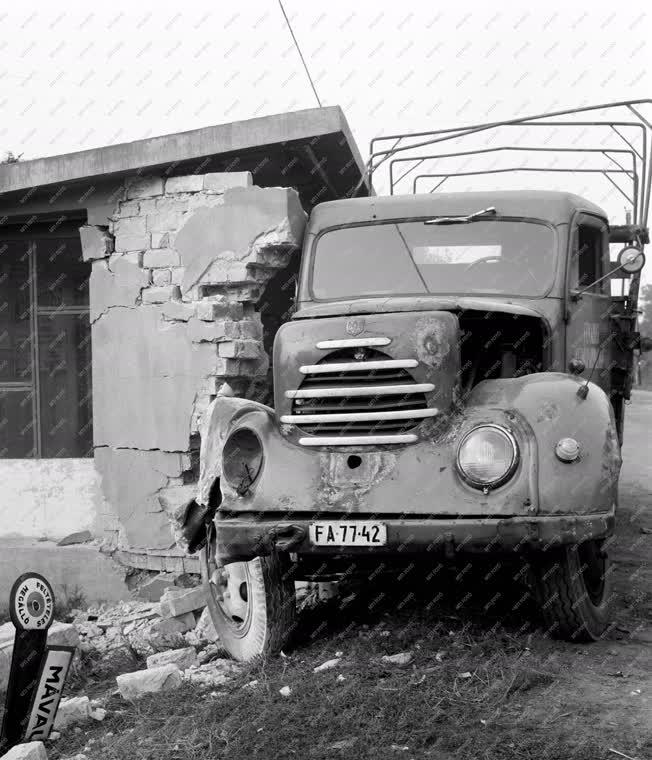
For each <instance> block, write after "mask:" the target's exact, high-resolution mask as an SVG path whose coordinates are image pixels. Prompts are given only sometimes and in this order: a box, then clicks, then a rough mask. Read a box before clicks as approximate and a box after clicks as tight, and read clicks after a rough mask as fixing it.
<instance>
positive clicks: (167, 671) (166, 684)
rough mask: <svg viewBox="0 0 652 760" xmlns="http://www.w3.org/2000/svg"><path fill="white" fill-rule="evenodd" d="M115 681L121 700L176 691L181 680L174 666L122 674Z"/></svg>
mask: <svg viewBox="0 0 652 760" xmlns="http://www.w3.org/2000/svg"><path fill="white" fill-rule="evenodd" d="M115 680H116V682H117V684H118V691H119V692H120V695H121V696H122V698H123V699H138V698H139V697H142V696H143V695H144V694H156V693H157V692H160V691H172V690H174V689H178V688H179V686H181V683H182V680H183V679H182V675H181V671H180V670H179V668H177V666H176V665H161V666H159V667H158V668H151V669H149V670H137V671H136V672H134V673H123V674H122V675H120V676H117V677H116V679H115Z"/></svg>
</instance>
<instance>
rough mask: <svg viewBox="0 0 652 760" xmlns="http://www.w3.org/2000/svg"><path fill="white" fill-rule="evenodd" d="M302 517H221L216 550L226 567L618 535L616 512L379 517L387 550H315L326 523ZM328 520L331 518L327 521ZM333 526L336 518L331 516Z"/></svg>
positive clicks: (537, 547) (516, 547) (521, 546)
mask: <svg viewBox="0 0 652 760" xmlns="http://www.w3.org/2000/svg"><path fill="white" fill-rule="evenodd" d="M324 519H325V516H324V515H320V517H319V518H317V519H316V520H310V519H306V518H305V517H304V516H303V515H302V516H301V519H297V520H288V519H283V520H273V519H270V518H269V516H261V518H260V519H256V517H255V516H253V515H252V516H250V517H249V516H248V517H243V516H240V515H238V516H237V517H228V516H225V515H220V514H218V515H217V517H216V520H215V526H216V544H217V545H216V550H217V557H218V560H219V561H220V563H221V564H227V563H229V562H237V561H248V560H250V559H253V558H254V557H257V556H266V555H269V554H270V553H271V552H272V551H274V550H277V551H281V552H293V553H297V554H300V555H330V556H342V555H370V554H372V555H377V556H387V555H390V556H391V555H395V556H396V555H406V554H430V553H432V554H438V553H439V554H442V553H443V554H444V555H445V556H448V557H452V556H455V555H456V554H458V553H464V552H476V553H477V552H480V553H487V554H489V553H492V552H495V553H500V552H503V553H504V552H526V551H543V550H545V549H547V548H549V547H553V546H561V545H567V544H578V543H582V542H583V541H588V540H595V539H602V538H606V537H607V536H609V535H611V534H612V533H613V529H614V523H615V516H614V512H613V511H612V512H608V513H600V514H588V515H546V516H532V517H501V518H480V517H478V518H468V517H467V518H461V519H450V518H442V519H438V518H433V519H409V520H403V519H388V518H384V517H382V516H375V517H374V518H371V517H364V516H362V515H358V514H356V515H355V516H354V515H351V517H349V518H347V520H350V519H360V520H364V519H376V520H378V521H380V522H382V523H384V524H385V525H386V526H387V543H386V544H385V545H384V546H373V547H372V546H315V545H313V544H312V543H311V541H310V539H309V530H308V528H309V525H310V523H311V522H316V521H318V522H323V521H324ZM326 519H328V518H326ZM330 519H331V520H332V521H333V522H338V520H337V519H334V518H330Z"/></svg>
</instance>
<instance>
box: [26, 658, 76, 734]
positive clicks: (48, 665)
mask: <svg viewBox="0 0 652 760" xmlns="http://www.w3.org/2000/svg"><path fill="white" fill-rule="evenodd" d="M74 654H75V647H62V646H61V647H60V646H50V647H48V648H47V651H46V653H45V657H44V659H43V664H42V667H41V674H40V676H39V681H38V685H37V687H36V691H35V692H34V699H33V701H32V709H31V712H30V716H29V722H28V724H27V729H26V730H25V741H27V742H33V741H44V740H45V739H47V738H48V736H49V735H50V731H51V730H52V726H53V725H54V718H55V716H56V714H57V709H58V707H59V702H60V701H61V692H62V691H63V685H64V683H65V682H66V676H67V675H68V670H69V668H70V663H71V662H72V658H73V655H74Z"/></svg>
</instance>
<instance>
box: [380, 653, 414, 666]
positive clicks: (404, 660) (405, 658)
mask: <svg viewBox="0 0 652 760" xmlns="http://www.w3.org/2000/svg"><path fill="white" fill-rule="evenodd" d="M412 657H413V655H412V652H399V653H398V654H386V655H384V656H383V657H381V658H380V659H381V662H385V663H387V664H388V665H409V664H410V663H411V662H412Z"/></svg>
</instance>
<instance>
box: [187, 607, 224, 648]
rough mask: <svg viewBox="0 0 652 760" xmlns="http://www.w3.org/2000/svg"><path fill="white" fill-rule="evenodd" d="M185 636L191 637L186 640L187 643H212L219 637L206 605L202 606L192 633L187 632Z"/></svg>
mask: <svg viewBox="0 0 652 760" xmlns="http://www.w3.org/2000/svg"><path fill="white" fill-rule="evenodd" d="M187 638H189V639H192V640H191V641H188V643H189V644H194V643H197V644H202V643H209V644H214V643H215V642H216V641H217V640H218V638H219V637H218V635H217V631H216V630H215V626H214V625H213V620H212V618H211V614H210V611H209V609H208V607H204V611H203V612H202V614H201V615H200V617H199V620H198V621H197V625H196V627H195V630H194V631H193V632H192V635H191V634H189V635H188V637H187Z"/></svg>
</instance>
